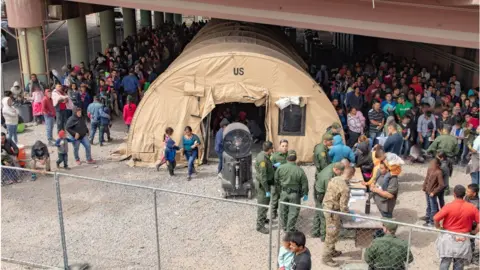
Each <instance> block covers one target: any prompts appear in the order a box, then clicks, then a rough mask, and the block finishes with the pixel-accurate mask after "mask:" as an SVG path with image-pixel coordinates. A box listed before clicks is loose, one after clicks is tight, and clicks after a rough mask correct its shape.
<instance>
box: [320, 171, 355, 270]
mask: <svg viewBox="0 0 480 270" xmlns="http://www.w3.org/2000/svg"><path fill="white" fill-rule="evenodd" d="M354 174H355V168H353V167H347V168H345V171H344V172H343V174H342V175H341V176H337V177H334V178H333V179H332V180H330V183H328V189H327V192H326V193H325V197H324V198H323V209H326V210H331V211H337V212H343V213H348V212H349V211H348V200H349V199H350V188H349V187H348V182H349V181H350V179H352V177H353V175H354ZM325 223H326V228H327V232H326V238H325V247H324V249H323V263H324V264H326V265H328V266H332V267H338V266H339V264H338V263H337V262H335V261H334V260H333V259H332V258H334V257H338V256H340V255H342V252H340V251H338V250H335V243H337V241H338V235H339V233H340V229H341V224H340V216H339V215H337V214H331V213H325Z"/></svg>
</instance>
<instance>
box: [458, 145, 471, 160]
mask: <svg viewBox="0 0 480 270" xmlns="http://www.w3.org/2000/svg"><path fill="white" fill-rule="evenodd" d="M460 149H462V151H461V152H462V154H461V156H460V157H461V158H460V162H464V163H467V162H468V160H467V156H468V153H469V152H470V149H468V146H467V144H466V143H463V145H462V148H460Z"/></svg>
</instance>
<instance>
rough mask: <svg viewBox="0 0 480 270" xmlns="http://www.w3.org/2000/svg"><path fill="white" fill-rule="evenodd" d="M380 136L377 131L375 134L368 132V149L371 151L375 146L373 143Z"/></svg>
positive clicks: (379, 132)
mask: <svg viewBox="0 0 480 270" xmlns="http://www.w3.org/2000/svg"><path fill="white" fill-rule="evenodd" d="M381 134H382V132H381V131H377V132H372V131H370V136H369V138H370V140H369V142H370V143H369V144H370V145H369V146H370V149H372V147H373V146H374V145H375V143H376V142H377V137H379V136H380V135H381Z"/></svg>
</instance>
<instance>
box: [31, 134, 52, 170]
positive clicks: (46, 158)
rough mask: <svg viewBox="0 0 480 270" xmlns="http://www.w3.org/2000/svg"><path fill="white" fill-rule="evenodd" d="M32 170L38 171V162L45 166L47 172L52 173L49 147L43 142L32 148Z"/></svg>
mask: <svg viewBox="0 0 480 270" xmlns="http://www.w3.org/2000/svg"><path fill="white" fill-rule="evenodd" d="M32 161H33V165H32V169H34V170H36V169H37V161H38V162H40V164H42V165H44V164H45V171H47V172H49V171H50V153H48V148H47V145H46V144H44V143H43V142H41V141H36V142H35V143H34V144H33V146H32Z"/></svg>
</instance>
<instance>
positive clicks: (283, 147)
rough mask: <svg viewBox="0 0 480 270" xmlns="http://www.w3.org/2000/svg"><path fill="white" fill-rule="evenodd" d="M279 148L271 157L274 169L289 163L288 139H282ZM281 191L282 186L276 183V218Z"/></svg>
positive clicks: (273, 203) (273, 202) (274, 195)
mask: <svg viewBox="0 0 480 270" xmlns="http://www.w3.org/2000/svg"><path fill="white" fill-rule="evenodd" d="M279 150H280V151H278V152H275V153H273V154H272V156H271V157H270V160H271V161H272V164H273V168H274V170H277V168H278V167H279V166H280V165H282V164H285V163H287V154H288V141H287V140H286V139H282V140H280V149H279ZM280 192H281V190H280V186H279V185H277V184H276V183H275V184H274V185H273V189H272V207H273V208H272V217H271V218H272V219H276V218H277V216H278V213H277V210H278V200H279V199H280Z"/></svg>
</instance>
